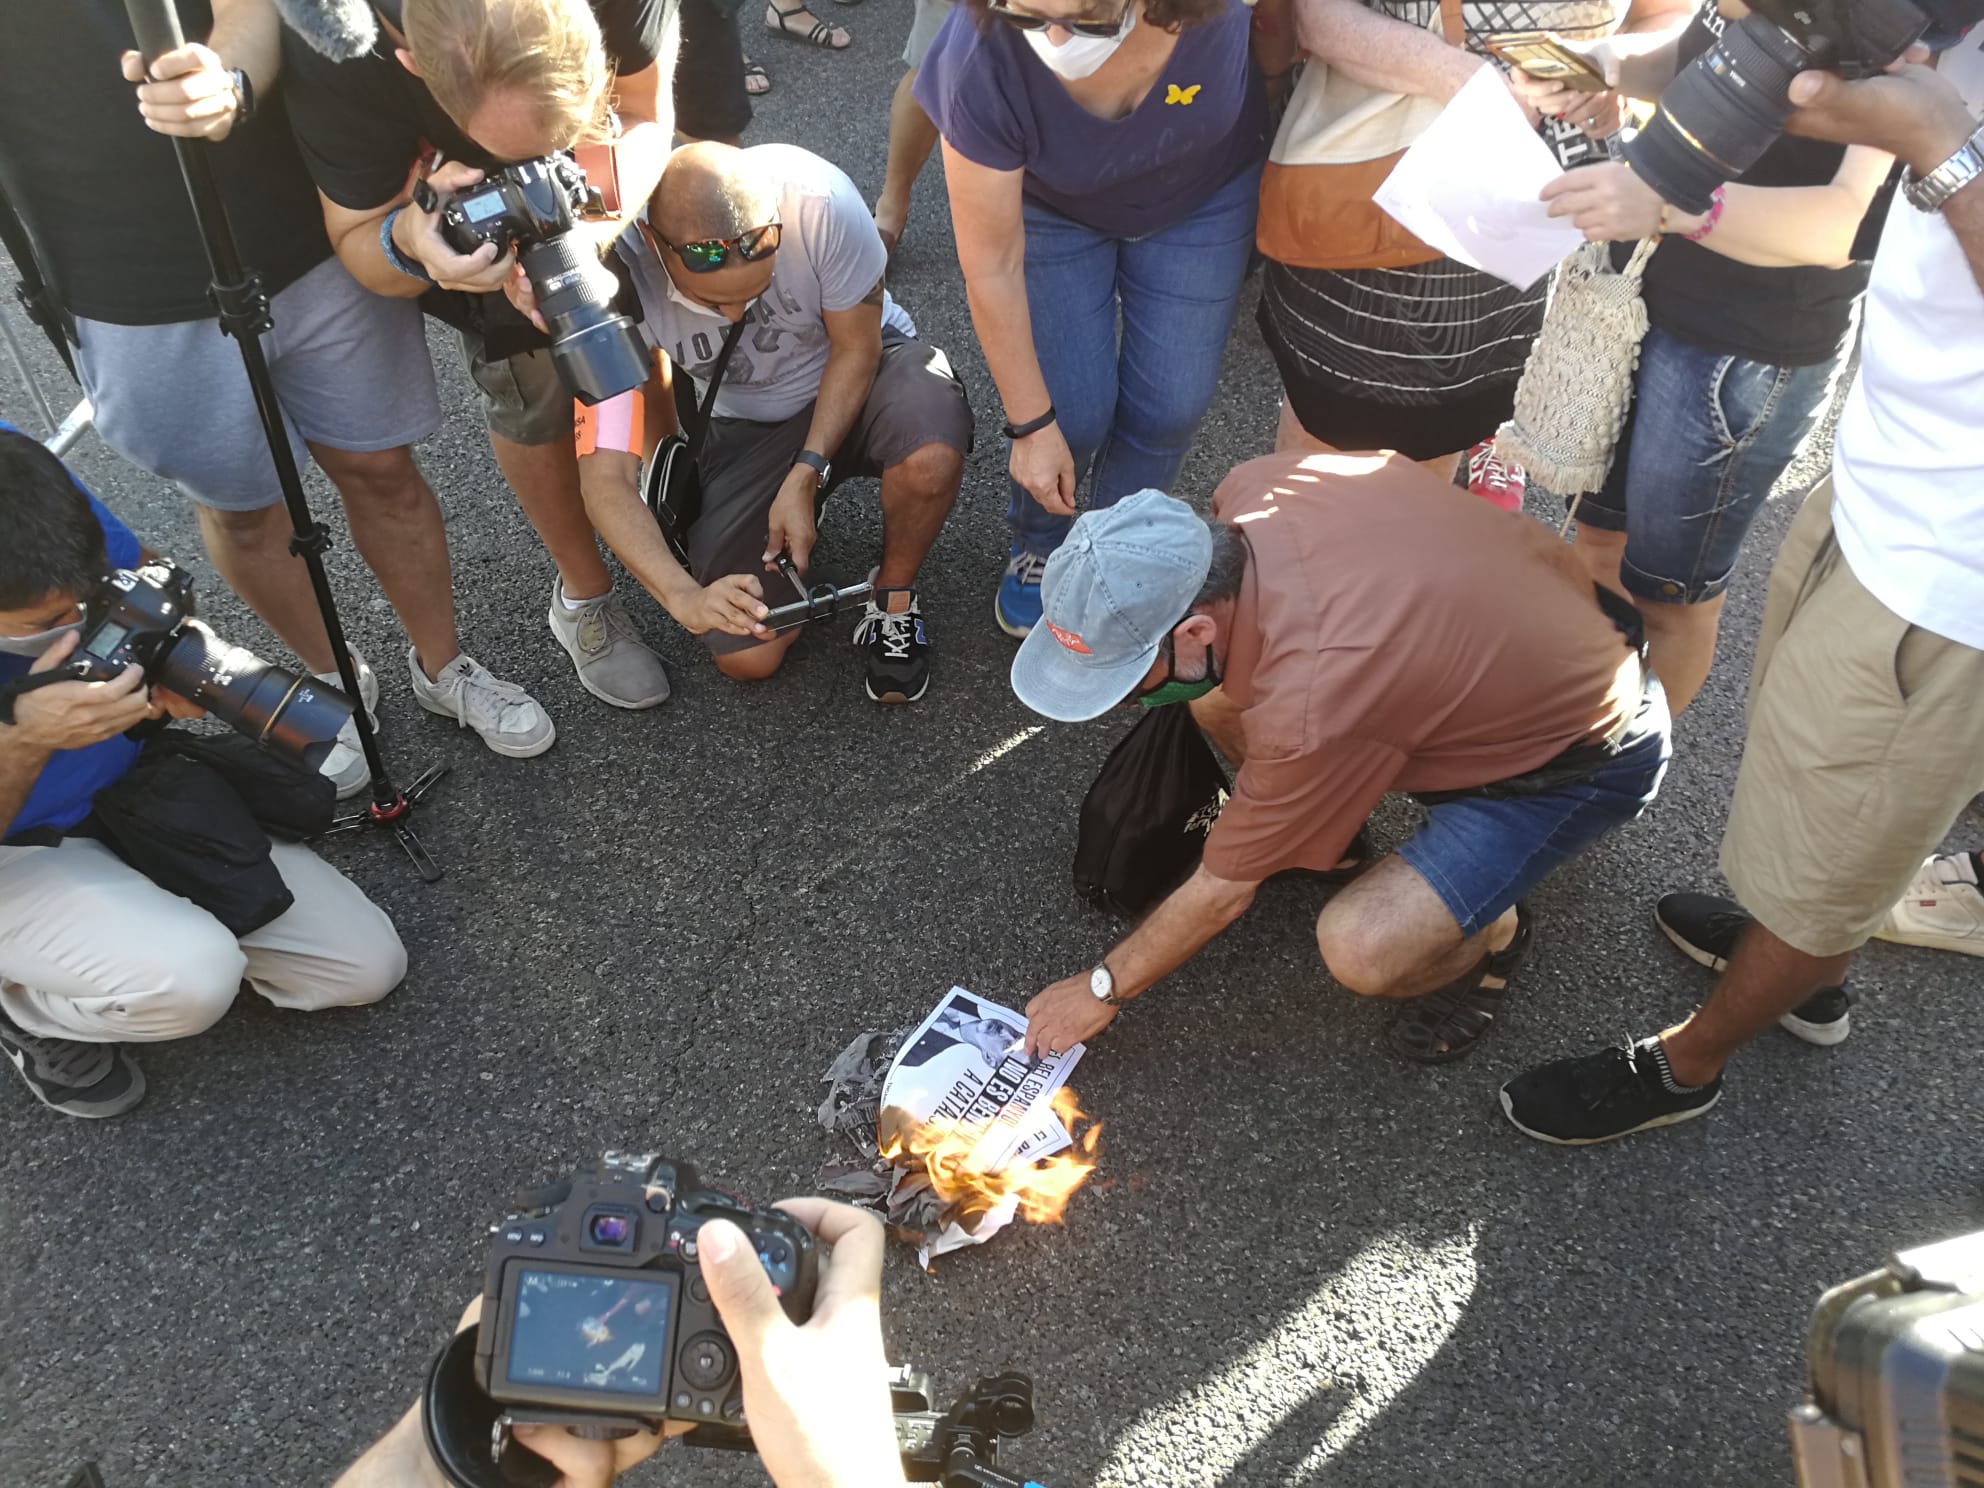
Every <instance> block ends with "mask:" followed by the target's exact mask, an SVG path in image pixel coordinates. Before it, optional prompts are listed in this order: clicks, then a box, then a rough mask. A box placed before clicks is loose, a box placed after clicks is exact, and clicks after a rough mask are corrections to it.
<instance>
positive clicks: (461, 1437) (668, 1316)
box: [421, 1151, 1033, 1488]
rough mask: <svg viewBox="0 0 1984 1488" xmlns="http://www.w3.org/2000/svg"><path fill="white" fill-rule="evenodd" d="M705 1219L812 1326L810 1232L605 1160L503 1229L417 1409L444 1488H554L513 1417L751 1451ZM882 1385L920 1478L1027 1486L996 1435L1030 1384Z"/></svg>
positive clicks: (672, 1174)
mask: <svg viewBox="0 0 1984 1488" xmlns="http://www.w3.org/2000/svg"><path fill="white" fill-rule="evenodd" d="M712 1219H727V1220H729V1221H730V1222H731V1223H732V1224H735V1225H736V1226H737V1227H738V1228H739V1229H740V1230H742V1231H743V1232H744V1234H745V1235H746V1237H747V1238H748V1239H749V1240H750V1242H751V1246H752V1248H753V1249H754V1250H756V1251H757V1254H758V1262H759V1264H760V1265H762V1266H763V1267H764V1268H765V1274H766V1275H767V1276H769V1277H770V1278H771V1281H772V1285H773V1286H774V1287H775V1288H776V1289H777V1291H778V1294H779V1300H780V1303H781V1305H782V1306H783V1307H784V1309H785V1313H786V1316H787V1317H789V1318H791V1319H792V1321H793V1322H795V1323H804V1322H805V1321H806V1320H807V1318H809V1317H811V1316H812V1311H813V1295H814V1290H815V1287H816V1285H817V1282H818V1277H819V1251H818V1247H817V1244H816V1242H815V1241H814V1239H813V1235H812V1232H811V1231H810V1230H808V1229H807V1228H806V1227H805V1225H803V1224H801V1223H800V1222H799V1221H798V1220H797V1219H794V1218H793V1217H792V1216H791V1215H789V1214H786V1213H785V1212H784V1211H782V1210H778V1209H764V1208H759V1207H758V1206H756V1205H754V1204H751V1203H749V1202H748V1201H746V1200H744V1199H742V1198H739V1197H738V1196H737V1195H736V1194H734V1193H729V1192H727V1191H725V1190H723V1189H717V1188H710V1187H708V1186H706V1185H705V1184H704V1183H703V1181H702V1179H701V1178H700V1177H699V1176H698V1175H697V1173H696V1170H695V1168H694V1167H692V1166H691V1165H690V1164H688V1163H686V1162H682V1161H678V1160H676V1159H673V1158H668V1157H664V1156H662V1155H660V1154H658V1153H652V1152H649V1153H629V1152H617V1151H610V1152H608V1153H606V1154H605V1155H604V1156H603V1157H601V1158H600V1160H599V1163H598V1165H597V1166H596V1167H595V1168H594V1169H593V1170H592V1171H591V1172H589V1173H582V1174H579V1175H577V1176H575V1177H573V1178H569V1179H566V1180H563V1181H561V1182H558V1183H554V1184H552V1185H550V1186H549V1187H547V1188H544V1189H542V1190H539V1191H537V1192H535V1193H531V1194H527V1195H525V1196H524V1197H523V1198H522V1199H521V1200H520V1201H519V1205H518V1212H517V1213H515V1214H513V1215H511V1216H509V1217H508V1218H506V1219H504V1220H503V1221H502V1222H501V1223H499V1224H497V1225H494V1226H493V1227H492V1228H491V1235H492V1236H493V1239H492V1242H491V1245H490V1248H489V1264H488V1270H487V1275H486V1277H485V1280H484V1286H483V1296H482V1317H481V1320H480V1321H479V1322H478V1323H477V1324H476V1325H475V1326H474V1327H471V1328H465V1329H463V1330H462V1331H461V1332H460V1333H457V1334H456V1335H455V1336H454V1338H453V1339H452V1340H451V1341H450V1342H449V1343H448V1344H447V1345H446V1346H444V1347H443V1348H442V1350H441V1352H440V1354H439V1355H437V1356H436V1358H435V1360H434V1365H433V1368H432V1369H431V1370H430V1371H429V1373H428V1378H427V1388H426V1390H425V1391H424V1392H423V1395H422V1399H421V1425H422V1430H423V1432H424V1434H425V1437H426V1441H427V1447H428V1451H429V1453H430V1454H431V1455H432V1457H433V1459H434V1461H435V1462H436V1463H438V1464H439V1465H440V1467H441V1469H442V1470H443V1472H445V1473H446V1474H447V1476H448V1477H449V1479H450V1480H451V1481H453V1482H454V1483H456V1484H458V1485H460V1488H549V1485H550V1484H552V1483H554V1482H555V1481H556V1480H557V1476H558V1474H557V1472H556V1470H555V1469H553V1468H552V1467H551V1466H550V1464H549V1463H547V1462H545V1461H544V1459H542V1458H541V1457H538V1456H537V1455H536V1454H535V1453H532V1452H529V1451H527V1450H524V1449H522V1448H520V1447H518V1446H516V1445H514V1444H513V1443H512V1441H511V1437H510V1427H511V1426H512V1425H513V1424H518V1423H531V1422H540V1423H545V1424H549V1425H557V1426H564V1427H567V1428H569V1429H570V1430H572V1431H573V1432H575V1433H576V1434H578V1435H581V1436H589V1437H614V1436H620V1435H625V1434H626V1433H628V1432H630V1431H636V1430H641V1429H643V1428H659V1427H660V1426H661V1425H662V1424H663V1423H664V1422H668V1421H684V1422H691V1423H694V1426H695V1429H694V1430H692V1431H690V1432H689V1433H688V1435H687V1436H685V1437H684V1438H683V1439H684V1440H685V1441H686V1442H688V1443H689V1445H691V1446H701V1447H719V1448H727V1449H729V1450H733V1451H746V1452H748V1451H751V1450H752V1446H751V1433H750V1429H749V1424H748V1422H747V1421H746V1419H745V1413H744V1395H743V1388H742V1381H741V1377H740V1375H739V1371H738V1363H737V1351H736V1348H735V1347H734V1346H733V1345H732V1343H731V1341H730V1336H729V1334H728V1333H726V1332H725V1331H724V1327H723V1320H722V1319H721V1318H720V1317H718V1316H717V1312H716V1307H715V1304H714V1303H712V1302H711V1300H710V1294H709V1288H708V1287H707V1286H706V1285H705V1284H704V1282H703V1278H702V1269H701V1267H700V1265H699V1264H698V1261H697V1238H696V1237H697V1234H698V1232H699V1231H700V1230H701V1229H702V1227H703V1225H704V1224H706V1223H707V1222H708V1221H710V1220H712ZM888 1385H889V1389H890V1395H891V1408H892V1409H893V1411H894V1412H895V1421H896V1436H897V1442H898V1445H899V1446H900V1447H901V1450H902V1457H903V1472H904V1476H905V1477H906V1478H907V1479H908V1480H909V1481H911V1482H931V1483H947V1484H959V1485H964V1484H969V1485H972V1488H1002V1485H1004V1488H1021V1485H1020V1484H1019V1482H1018V1480H1017V1479H1012V1478H1007V1477H1004V1476H1002V1475H1001V1474H999V1473H998V1472H996V1471H994V1470H993V1469H992V1463H993V1461H994V1460H995V1458H996V1456H997V1450H998V1442H999V1439H1000V1438H1001V1437H1003V1436H1018V1435H1021V1434H1023V1433H1025V1432H1026V1431H1029V1430H1031V1429H1032V1426H1033V1386H1032V1383H1031V1382H1030V1381H1029V1380H1028V1379H1027V1378H1026V1376H1024V1375H1016V1374H1008V1375H1000V1376H995V1377H992V1378H988V1379H982V1380H980V1381H979V1382H978V1383H977V1385H976V1386H974V1387H973V1388H972V1389H971V1390H968V1391H966V1392H965V1394H964V1395H963V1396H962V1397H960V1398H959V1400H958V1402H957V1403H956V1404H954V1405H953V1406H952V1407H951V1408H950V1410H948V1411H946V1412H942V1413H940V1412H938V1411H936V1410H935V1409H934V1408H933V1407H932V1404H931V1399H930V1394H929V1388H928V1381H927V1380H925V1379H924V1377H923V1376H921V1375H920V1374H917V1373H916V1372H914V1371H912V1370H908V1369H903V1370H898V1371H897V1372H896V1373H895V1375H894V1376H892V1377H891V1378H890V1380H889V1381H888Z"/></svg>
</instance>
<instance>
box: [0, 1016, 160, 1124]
mask: <svg viewBox="0 0 1984 1488" xmlns="http://www.w3.org/2000/svg"><path fill="white" fill-rule="evenodd" d="M0 1053H5V1054H6V1056H7V1057H8V1058H9V1059H10V1060H12V1061H13V1063H14V1068H15V1069H17V1070H19V1071H20V1072H21V1078H22V1079H23V1080H25V1081H26V1082H27V1087H28V1089H30V1090H32V1091H33V1092H34V1095H35V1099H36V1100H38V1101H40V1102H41V1103H42V1104H43V1105H44V1106H49V1107H52V1108H53V1109H55V1110H57V1111H60V1112H62V1114H63V1115H65V1116H82V1117H86V1118H100V1117H104V1116H121V1115H123V1114H124V1113H125V1112H126V1111H128V1110H130V1109H131V1107H133V1106H135V1105H136V1104H137V1103H138V1102H139V1101H141V1100H143V1099H144V1098H145V1076H144V1072H143V1071H142V1070H140V1069H139V1068H138V1066H137V1062H136V1061H135V1060H133V1059H132V1058H131V1056H130V1055H129V1054H127V1053H125V1052H124V1047H123V1045H121V1044H92V1043H85V1042H83V1041H82V1040H81V1039H63V1038H42V1037H40V1036H39V1035H37V1034H32V1033H26V1032H24V1031H22V1030H21V1029H19V1028H17V1027H15V1026H14V1024H13V1023H12V1022H10V1021H8V1020H7V1019H5V1018H0Z"/></svg>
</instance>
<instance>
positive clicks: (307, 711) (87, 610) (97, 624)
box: [46, 558, 352, 771]
mask: <svg viewBox="0 0 1984 1488" xmlns="http://www.w3.org/2000/svg"><path fill="white" fill-rule="evenodd" d="M194 610H195V606H194V602H193V576H192V575H191V574H189V573H187V572H186V570H185V569H183V568H181V567H179V565H178V564H176V563H172V562H170V561H168V560H166V559H163V558H156V559H153V560H152V561H150V562H148V563H144V564H141V565H140V566H139V567H137V568H123V569H118V570H117V571H116V572H115V573H112V574H110V575H109V576H107V577H106V578H105V579H104V580H103V582H102V583H100V584H99V585H98V586H97V588H96V591H95V592H94V593H93V594H91V595H90V597H89V598H88V599H87V600H85V601H84V602H83V628H82V633H81V634H80V635H79V636H78V637H77V644H76V649H75V651H74V652H73V653H71V655H70V658H69V660H68V661H66V662H65V663H63V664H62V665H61V666H59V667H57V668H56V669H55V670H54V671H53V672H50V673H47V674H46V675H47V676H48V677H49V678H50V680H51V681H58V680H59V681H73V680H77V679H80V680H83V681H88V682H108V681H110V680H111V679H112V678H114V677H116V676H118V675H119V674H120V673H121V672H123V670H124V669H125V668H126V667H128V666H131V665H133V664H135V665H137V666H140V667H142V668H143V669H144V673H145V685H146V686H147V687H163V688H164V689H166V691H168V692H175V693H177V694H179V696H181V697H183V698H185V699H186V700H187V701H188V702H190V703H197V704H199V705H200V706H201V707H202V708H205V709H206V710H207V712H209V713H211V714H212V715H213V716H214V717H216V718H218V719H220V720H221V722H223V723H225V724H227V725H228V726H229V727H231V728H233V729H235V730H236V731H237V732H239V733H243V734H246V735H247V736H248V737H249V738H251V739H253V740H254V741H255V742H256V743H257V744H260V745H262V746H263V747H264V748H265V749H268V750H270V751H272V752H273V753H275V754H278V755H280V756H281V757H282V758H284V759H285V760H288V761H289V762H290V763H291V764H293V765H296V766H298V767H300V768H301V769H304V770H309V771H314V770H315V769H317V767H318V766H319V765H321V764H323V762H324V756H325V755H327V754H329V753H330V751H331V746H332V745H333V744H335V743H336V742H337V737H338V730H339V729H341V728H343V727H344V725H345V721H346V720H347V719H349V718H350V717H351V710H352V704H351V700H350V699H349V698H347V697H346V696H345V695H344V694H343V693H342V692H339V691H338V690H337V689H336V688H334V687H326V686H325V685H324V684H323V683H321V682H319V681H318V680H317V679H316V678H315V677H312V676H310V675H308V674H307V673H301V674H299V673H297V672H292V671H290V670H289V668H287V667H281V666H277V665H276V664H275V663H274V662H269V661H264V660H262V658H261V657H259V656H257V655H255V653H254V652H252V651H249V650H246V649H245V648H243V647H241V646H235V645H230V644H229V643H228V642H226V641H224V640H222V639H221V638H220V637H219V636H217V635H215V634H214V633H213V631H211V630H209V629H208V628H207V627H206V626H205V625H204V624H202V623H201V622H200V621H199V620H197V619H195V618H194Z"/></svg>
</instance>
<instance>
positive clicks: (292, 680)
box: [147, 621, 352, 772]
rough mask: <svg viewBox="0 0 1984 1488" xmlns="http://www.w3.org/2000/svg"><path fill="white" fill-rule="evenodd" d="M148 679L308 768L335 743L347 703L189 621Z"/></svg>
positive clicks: (333, 692) (346, 716) (310, 679)
mask: <svg viewBox="0 0 1984 1488" xmlns="http://www.w3.org/2000/svg"><path fill="white" fill-rule="evenodd" d="M147 670H148V675H149V676H150V680H151V681H152V683H153V685H155V686H158V687H163V688H165V689H166V690H167V691H168V692H176V693H178V694H179V696H181V697H183V698H185V699H186V700H187V701H188V702H191V703H197V704H199V705H200V706H201V707H202V708H205V709H206V710H207V711H208V712H209V713H211V714H213V716H214V717H216V718H218V719H219V720H220V721H221V722H222V723H225V724H226V725H228V727H230V728H232V729H234V730H235V731H236V732H238V733H243V734H246V735H247V736H248V737H249V738H251V739H253V740H254V741H255V742H256V743H258V744H260V745H262V746H263V747H264V748H265V749H267V750H269V751H270V752H271V753H274V754H277V755H280V756H281V757H282V758H283V759H286V760H288V761H289V762H290V763H291V764H293V765H295V766H297V767H298V768H299V769H303V770H308V771H313V772H314V771H315V770H316V769H317V768H318V767H319V766H320V765H322V764H323V763H324V756H325V755H327V754H329V753H330V752H331V746H332V745H333V744H335V743H336V742H337V738H338V731H339V730H340V729H342V728H343V727H344V726H345V723H346V722H347V721H348V720H349V719H350V717H351V713H352V702H351V700H350V699H349V698H347V697H346V696H345V695H344V694H343V693H341V692H339V691H338V690H337V689H336V688H333V687H326V686H325V685H324V684H323V683H321V682H319V681H318V680H317V679H316V678H315V677H311V676H306V675H302V674H299V673H297V672H292V671H290V670H289V668H287V667H280V666H276V665H275V664H274V663H272V662H267V661H264V660H262V659H261V657H259V656H257V655H255V653H254V652H252V651H249V650H246V649H245V648H243V647H241V646H234V645H230V644H229V643H228V642H226V641H224V640H222V639H221V638H220V637H219V636H217V635H215V634H214V633H213V632H212V631H211V630H209V629H207V627H206V626H204V625H202V624H200V623H199V622H198V621H189V622H188V623H187V624H186V626H185V627H184V628H183V629H182V630H181V631H180V632H179V634H178V635H177V636H176V637H175V638H174V639H173V641H172V643H171V644H170V645H169V646H168V647H166V649H165V653H164V655H162V656H161V657H159V659H158V661H157V664H156V665H155V666H154V667H151V668H148V669H147Z"/></svg>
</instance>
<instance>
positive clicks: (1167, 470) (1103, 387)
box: [1006, 168, 1261, 557]
mask: <svg viewBox="0 0 1984 1488" xmlns="http://www.w3.org/2000/svg"><path fill="white" fill-rule="evenodd" d="M1260 194H1261V173H1260V170H1259V169H1258V168H1256V169H1252V170H1248V171H1243V172H1242V173H1241V174H1240V175H1238V176H1236V177H1234V178H1233V180H1232V181H1230V182H1228V183H1227V184H1226V185H1225V186H1223V187H1221V188H1220V189H1219V190H1218V191H1217V192H1215V193H1214V194H1213V196H1212V198H1211V200H1209V201H1208V202H1206V204H1205V205H1204V206H1202V207H1200V208H1199V209H1198V211H1196V212H1194V213H1193V214H1192V215H1191V216H1190V217H1187V218H1186V219H1185V220H1184V221H1183V222H1180V223H1177V224H1176V225H1174V226H1172V227H1168V228H1166V229H1165V230H1164V231H1163V232H1159V233H1152V234H1151V235H1150V236H1148V237H1143V238H1109V237H1104V236H1103V235H1102V234H1100V233H1096V232H1092V231H1090V230H1089V229H1088V228H1086V227H1083V226H1081V225H1080V224H1079V223H1076V222H1072V221H1070V220H1069V219H1068V218H1066V217H1063V216H1062V215H1061V214H1060V213H1058V212H1055V211H1051V210H1049V209H1048V208H1046V207H1043V206H1039V205H1037V204H1036V203H1034V202H1031V201H1029V202H1028V203H1026V209H1025V211H1026V300H1027V309H1028V311H1029V312H1030V314H1031V315H1032V318H1033V348H1034V354H1035V356H1036V357H1038V358H1039V361H1040V371H1041V375H1042V377H1044V378H1045V379H1046V382H1047V396H1048V398H1049V400H1050V401H1051V402H1052V403H1053V404H1054V409H1055V414H1056V422H1057V423H1058V424H1059V426H1060V429H1061V437H1062V438H1064V439H1066V440H1067V441H1068V450H1069V453H1071V454H1072V455H1073V456H1074V460H1075V480H1076V483H1077V489H1078V490H1079V486H1080V483H1081V481H1082V480H1083V478H1084V477H1087V479H1088V481H1089V489H1088V504H1089V505H1090V506H1093V507H1105V506H1110V505H1113V504H1114V503H1115V502H1117V501H1119V500H1120V499H1122V498H1123V497H1125V496H1128V495H1131V494H1133V493H1134V492H1137V491H1142V490H1145V489H1147V488H1149V489H1155V490H1159V491H1169V490H1170V489H1171V486H1172V483H1173V482H1175V481H1176V480H1177V478H1178V468H1179V467H1180V466H1181V465H1183V464H1184V463H1185V452H1186V451H1187V450H1188V449H1190V448H1191V443H1192V433H1193V431H1194V430H1196V429H1197V428H1198V426H1199V420H1200V419H1201V418H1203V417H1204V416H1205V411H1206V409H1207V408H1208V407H1210V406H1211V404H1212V395H1213V391H1214V389H1215V388H1216V387H1217V386H1218V384H1219V363H1220V356H1221V353H1222V352H1223V351H1224V350H1225V348H1226V336H1227V332H1228V331H1229V330H1231V329H1232V326H1233V312H1234V308H1235V306H1237V305H1238V304H1239V301H1240V284H1241V280H1242V279H1243V278H1244V277H1245V275H1246V272H1247V259H1248V256H1249V255H1250V254H1251V253H1252V252H1253V248H1254V213H1255V210H1256V209H1257V207H1258V206H1259V203H1260ZM1119 315H1120V319H1121V334H1120V342H1119V335H1118V318H1119ZM1011 412H1013V413H1015V414H1017V415H1019V416H1021V417H1023V418H1030V417H1032V415H1033V414H1034V413H1035V412H1036V410H1034V409H1030V408H1016V409H1013V410H1011ZM1006 520H1007V521H1008V522H1009V523H1011V524H1012V528H1013V535H1014V537H1015V538H1016V539H1017V541H1018V542H1019V545H1020V546H1021V547H1022V548H1024V549H1026V550H1027V551H1028V552H1031V553H1037V554H1039V555H1041V556H1042V557H1045V556H1046V555H1047V554H1049V553H1052V552H1053V551H1054V550H1055V549H1056V548H1058V547H1060V546H1061V541H1062V539H1063V538H1065V537H1066V536H1067V535H1068V528H1069V527H1070V526H1071V525H1072V522H1071V520H1070V519H1069V518H1067V517H1057V516H1054V515H1053V514H1051V513H1050V512H1048V511H1046V510H1045V509H1043V508H1042V507H1041V505H1040V503H1039V502H1037V501H1035V500H1034V499H1033V497H1031V496H1030V495H1028V494H1027V492H1026V491H1025V489H1024V488H1023V487H1021V486H1020V485H1019V483H1018V482H1016V481H1015V482H1013V483H1012V491H1011V496H1010V500H1009V502H1008V504H1007V508H1006Z"/></svg>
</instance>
